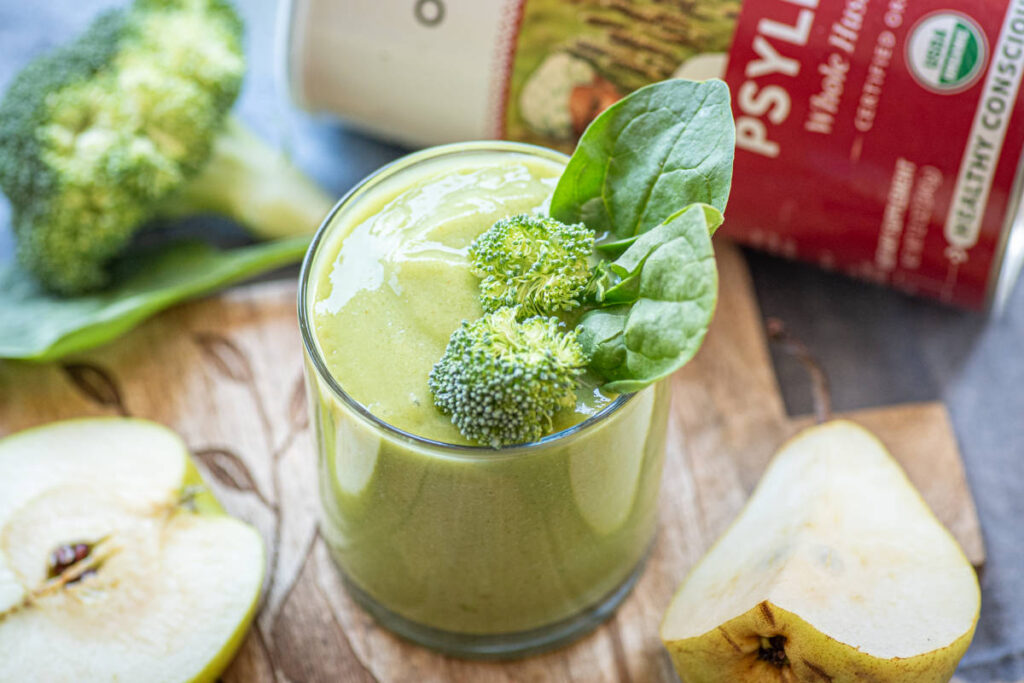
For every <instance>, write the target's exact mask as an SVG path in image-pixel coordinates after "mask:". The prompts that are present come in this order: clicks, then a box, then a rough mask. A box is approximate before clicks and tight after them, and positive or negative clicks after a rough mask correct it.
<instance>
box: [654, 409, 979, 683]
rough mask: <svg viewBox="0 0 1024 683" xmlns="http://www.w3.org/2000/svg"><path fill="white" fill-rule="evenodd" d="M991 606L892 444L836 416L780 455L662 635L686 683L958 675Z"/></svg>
mask: <svg viewBox="0 0 1024 683" xmlns="http://www.w3.org/2000/svg"><path fill="white" fill-rule="evenodd" d="M980 603H981V597H980V591H979V588H978V581H977V577H976V575H975V572H974V569H973V568H972V567H971V565H970V563H968V561H967V559H966V558H965V557H964V554H963V552H962V551H961V549H960V547H959V546H958V545H957V543H956V541H955V540H954V539H953V537H952V536H951V535H950V534H949V532H948V531H947V530H946V529H945V528H944V527H943V526H942V524H941V523H940V522H939V521H938V520H937V519H936V518H935V516H934V515H933V514H932V512H931V510H929V509H928V506H927V505H926V504H925V502H924V501H923V500H922V499H921V496H920V495H919V494H918V492H917V490H916V489H914V487H913V485H912V484H911V483H910V481H909V480H908V479H907V477H906V475H905V474H904V473H903V471H902V469H901V468H900V467H899V465H898V464H897V463H896V462H895V461H894V460H893V459H892V457H891V456H890V455H889V453H888V452H887V451H886V450H885V447H884V446H883V445H882V444H881V443H880V442H879V441H878V439H876V438H875V437H874V436H873V435H872V434H871V433H870V432H868V431H867V430H865V429H863V428H862V427H859V426H858V425H856V424H854V423H852V422H847V421H833V422H828V423H825V424H823V425H818V426H815V427H811V428H809V429H807V430H805V431H803V432H802V433H800V434H798V435H797V436H796V437H794V438H793V439H792V440H791V441H789V442H788V443H787V444H786V445H784V446H783V448H782V449H781V450H780V451H779V452H778V454H776V456H775V458H774V459H773V461H772V462H771V464H770V465H769V466H768V469H767V470H766V471H765V473H764V476H763V478H762V479H761V482H760V484H759V485H758V486H757V488H756V489H755V491H754V493H753V494H752V495H751V497H750V500H749V501H748V502H747V505H746V507H745V508H744V509H743V510H742V512H741V513H740V514H739V516H738V517H737V519H736V520H735V521H734V522H733V524H732V526H731V527H730V528H729V530H728V531H726V533H725V534H724V535H723V536H722V537H721V538H720V539H719V540H718V542H717V543H716V544H715V545H714V546H713V547H712V548H711V550H710V551H709V552H708V554H707V555H706V556H705V557H704V558H703V559H702V560H701V561H700V562H699V563H698V564H697V566H696V567H694V569H693V570H692V571H691V573H690V575H689V576H688V577H687V578H686V580H685V581H684V582H683V584H682V586H681V587H680V589H679V592H678V593H677V594H676V596H675V597H674V598H673V600H672V604H671V606H670V607H669V610H668V613H667V614H666V616H665V620H664V623H663V624H662V628H661V637H662V640H663V642H664V644H665V647H666V648H667V649H668V651H669V653H670V654H671V656H672V660H673V663H674V664H675V667H676V670H677V671H678V673H679V676H680V677H681V678H682V679H683V681H685V682H686V683H711V682H718V681H721V682H723V683H724V682H726V681H832V682H833V683H841V682H843V681H864V680H869V681H876V682H883V681H893V682H895V681H900V682H903V683H914V682H919V681H920V682H923V681H948V680H949V679H950V678H951V677H952V675H953V672H954V670H955V669H956V666H957V663H958V662H959V661H960V658H961V657H962V656H963V654H964V651H966V649H967V646H968V645H969V644H970V642H971V638H972V636H973V634H974V628H975V625H976V624H977V619H978V610H979V608H980Z"/></svg>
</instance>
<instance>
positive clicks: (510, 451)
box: [298, 140, 636, 458]
mask: <svg viewBox="0 0 1024 683" xmlns="http://www.w3.org/2000/svg"><path fill="white" fill-rule="evenodd" d="M465 152H514V153H520V154H529V155H533V156H538V157H544V158H546V159H548V160H551V161H558V162H562V163H564V162H565V161H566V160H567V159H568V156H567V155H565V154H563V153H562V152H559V151H556V150H553V149H549V148H547V147H541V146H539V145H532V144H529V143H525V142H510V141H504V140H482V141H474V142H455V143H449V144H445V145H436V146H433V147H427V148H426V149H422V150H419V151H416V152H412V153H410V154H406V155H404V156H402V157H399V158H398V159H395V160H394V161H391V162H389V163H387V164H385V165H384V166H381V167H380V168H378V169H377V170H376V171H373V172H372V173H370V174H369V175H367V176H366V177H364V178H363V179H362V180H360V181H359V182H358V183H356V184H355V185H354V186H353V187H352V188H351V189H350V190H349V191H348V192H346V193H345V194H344V195H343V196H342V197H341V199H339V200H338V201H337V203H336V204H335V205H334V206H333V207H332V208H331V210H330V211H328V212H327V216H326V217H325V218H324V220H323V221H322V222H321V223H320V226H319V227H318V228H317V231H316V233H315V234H314V235H313V240H312V241H311V242H310V244H309V248H308V249H307V250H306V255H305V256H304V257H303V259H302V269H301V271H300V272H299V291H298V318H299V331H300V332H301V335H302V345H303V347H304V349H305V351H306V356H307V357H308V358H309V360H310V362H311V364H312V365H313V369H314V370H315V371H316V373H317V375H318V377H319V379H320V380H321V381H323V382H324V383H325V384H326V385H327V387H328V388H329V389H330V390H331V393H332V394H333V395H334V397H335V398H337V399H338V400H339V401H340V402H341V403H342V404H343V405H344V406H345V407H347V408H349V409H350V410H352V411H353V412H354V413H355V414H357V415H359V416H360V417H361V418H362V419H363V420H364V421H365V422H367V423H369V425H370V426H371V427H373V428H375V429H379V430H382V431H384V432H385V433H388V434H390V435H392V436H394V437H396V438H398V439H399V440H400V441H405V442H408V443H411V444H414V445H417V446H420V447H423V448H426V449H429V450H434V451H437V450H440V451H442V452H445V453H446V454H452V455H460V456H475V457H481V458H493V457H495V456H499V455H500V456H504V455H515V454H518V453H529V452H533V451H536V450H539V449H541V448H544V447H547V446H550V445H552V444H554V443H556V442H561V441H565V440H566V439H569V438H570V437H573V436H576V435H578V434H580V433H581V432H584V431H589V430H590V428H592V427H593V426H595V425H597V424H599V423H601V422H603V421H604V420H605V419H607V418H608V417H610V416H611V415H612V414H614V413H616V412H618V411H619V409H620V408H622V407H623V406H624V405H626V403H628V402H629V401H630V400H631V399H632V398H633V397H634V396H635V395H636V394H635V393H630V394H619V395H618V396H616V397H615V399H614V400H613V401H612V402H611V403H609V404H608V405H606V406H605V407H604V408H602V409H601V410H599V411H598V412H596V413H594V414H593V415H591V416H589V417H588V418H587V419H585V420H582V421H581V422H577V423H576V424H574V425H571V426H569V427H566V428H565V429H562V430H559V431H557V432H554V433H552V434H548V435H546V436H543V437H541V438H540V439H537V440H536V441H530V442H528V443H523V444H516V445H513V446H507V447H502V448H492V447H490V446H474V445H468V444H455V443H448V442H447V441H438V440H436V439H430V438H427V437H425V436H420V435H418V434H413V433H412V432H407V431H405V430H404V429H401V428H399V427H397V426H395V425H393V424H391V423H389V422H387V421H385V420H383V419H381V418H379V417H377V416H376V415H374V414H373V413H372V412H370V410H369V409H368V408H367V407H366V406H364V405H363V404H362V403H360V402H359V401H357V400H356V399H355V398H354V397H352V396H351V395H349V393H348V392H347V391H345V389H344V388H343V387H342V386H341V382H340V381H339V380H338V379H337V378H336V377H335V376H334V375H333V374H331V371H330V370H329V369H328V367H327V363H326V361H325V360H324V358H323V354H322V353H321V352H320V347H319V345H318V344H317V341H316V334H315V332H314V331H313V325H312V321H311V320H310V315H309V314H308V312H307V309H308V305H307V304H308V303H309V297H308V289H309V280H310V275H311V271H312V266H313V260H314V258H315V257H316V255H317V252H318V251H319V247H320V245H321V243H322V242H323V241H324V239H325V238H326V236H327V233H328V232H329V231H330V227H331V225H332V223H333V222H334V219H335V217H337V216H338V215H339V214H340V213H341V212H342V211H344V210H345V209H346V208H348V206H349V204H350V203H351V202H353V201H354V200H356V199H358V198H359V196H360V195H362V194H363V193H364V192H366V191H367V190H369V189H372V188H373V187H374V186H375V185H377V184H379V183H381V182H383V181H384V180H386V179H387V178H390V177H391V176H393V175H394V174H396V173H398V172H400V171H402V170H404V169H407V168H409V167H411V166H415V165H417V164H419V163H421V162H425V161H431V160H434V159H438V158H440V157H445V156H450V155H456V154H461V153H465Z"/></svg>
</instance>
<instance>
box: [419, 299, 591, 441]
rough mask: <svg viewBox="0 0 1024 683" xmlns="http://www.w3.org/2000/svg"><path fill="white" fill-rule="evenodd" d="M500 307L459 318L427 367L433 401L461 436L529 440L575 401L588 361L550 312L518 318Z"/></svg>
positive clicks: (569, 332)
mask: <svg viewBox="0 0 1024 683" xmlns="http://www.w3.org/2000/svg"><path fill="white" fill-rule="evenodd" d="M519 313H520V312H519V311H518V310H517V309H515V308H502V309H499V310H497V311H495V312H494V313H490V314H488V315H485V316H484V317H482V318H480V319H478V320H475V321H474V322H463V323H462V326H461V327H460V328H459V329H457V330H455V332H453V333H452V336H451V339H450V340H449V341H448V347H447V348H446V349H445V352H444V355H443V356H442V357H441V360H439V361H438V362H437V363H436V364H435V365H434V368H433V370H431V372H430V378H429V384H430V390H431V392H433V394H434V404H435V405H437V407H438V408H440V409H441V410H442V411H443V412H444V413H446V414H448V415H450V416H451V419H452V422H453V423H454V424H455V426H456V427H457V428H458V429H459V431H460V432H462V435H463V436H465V437H466V438H467V439H470V440H472V441H476V442H478V443H482V444H486V445H488V446H491V447H493V448H500V447H502V446H510V445H513V444H520V443H527V442H529V441H534V440H536V439H538V438H540V437H541V436H543V435H544V434H545V433H547V432H549V431H550V430H551V418H552V416H553V415H554V414H555V413H556V412H557V411H558V410H559V409H561V408H571V407H572V406H574V405H575V403H576V379H577V377H578V376H579V374H580V373H581V372H582V370H583V366H584V365H586V363H587V358H586V356H585V354H584V353H583V349H582V347H581V346H580V343H579V341H578V340H577V338H576V336H577V332H576V331H575V330H565V329H564V327H563V326H562V324H561V323H560V322H559V321H558V319H557V318H545V317H543V316H535V317H532V318H527V319H526V320H523V321H519V320H517V316H518V315H519Z"/></svg>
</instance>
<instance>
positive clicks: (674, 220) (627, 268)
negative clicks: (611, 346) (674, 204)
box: [594, 204, 723, 306]
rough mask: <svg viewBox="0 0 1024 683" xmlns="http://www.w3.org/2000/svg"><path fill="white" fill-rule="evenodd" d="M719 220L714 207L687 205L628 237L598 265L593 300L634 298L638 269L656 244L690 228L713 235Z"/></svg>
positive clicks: (615, 301)
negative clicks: (614, 254)
mask: <svg viewBox="0 0 1024 683" xmlns="http://www.w3.org/2000/svg"><path fill="white" fill-rule="evenodd" d="M694 207H699V208H700V209H702V210H703V213H704V215H703V216H701V215H700V214H701V212H700V211H697V210H693V209H694ZM722 221H723V217H722V214H721V213H719V211H718V209H716V208H715V207H713V206H710V205H708V204H691V205H690V206H688V207H686V208H685V209H681V210H679V211H677V212H676V213H675V214H673V215H671V216H669V217H668V218H667V219H665V222H664V223H662V224H661V225H659V226H657V227H656V228H654V229H653V230H649V231H647V232H645V233H644V234H642V235H638V236H636V237H634V238H632V240H631V242H630V246H629V247H628V248H627V249H626V250H625V251H624V252H623V253H622V255H621V256H619V258H617V259H616V260H615V261H613V262H611V263H608V262H601V263H600V264H598V268H597V271H598V277H597V278H596V281H595V283H594V288H595V291H596V295H595V296H596V299H597V302H598V303H599V304H601V305H605V306H610V305H616V304H623V303H632V302H634V301H636V300H637V297H638V296H639V287H640V269H641V267H642V266H643V264H644V262H646V261H647V258H648V257H649V256H650V255H651V254H652V253H654V251H655V250H656V249H657V248H658V247H660V246H661V245H663V244H664V243H666V242H668V241H670V240H672V239H675V238H676V237H681V236H683V235H685V234H686V233H687V231H690V230H704V229H706V230H707V231H708V234H709V235H713V234H714V232H715V230H717V229H718V226H720V225H721V224H722ZM691 223H692V224H694V225H691Z"/></svg>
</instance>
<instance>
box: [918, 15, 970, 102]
mask: <svg viewBox="0 0 1024 683" xmlns="http://www.w3.org/2000/svg"><path fill="white" fill-rule="evenodd" d="M987 60H988V43H987V41H986V40H985V34H984V32H982V30H981V27H980V26H979V25H978V23H977V22H976V21H974V19H971V18H970V17H968V16H967V15H965V14H961V13H960V12H950V11H943V12H934V13H932V14H929V15H928V16H926V17H924V18H922V19H921V20H920V21H918V22H917V24H915V25H914V28H912V29H911V31H910V39H909V40H908V41H907V64H908V65H909V66H910V73H911V74H913V76H914V80H916V81H917V82H918V83H920V84H921V85H922V86H923V87H925V88H926V89H928V90H931V91H933V92H937V93H943V94H946V93H957V92H960V91H962V90H965V89H967V88H969V87H971V86H972V85H974V83H975V81H977V80H978V78H979V77H980V76H981V74H982V72H983V71H984V70H985V64H986V62H987Z"/></svg>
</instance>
